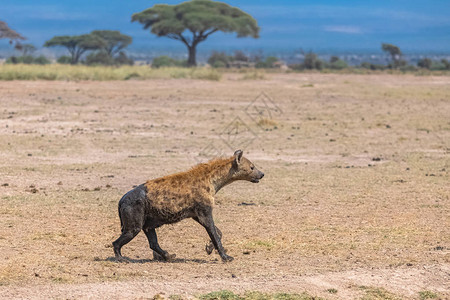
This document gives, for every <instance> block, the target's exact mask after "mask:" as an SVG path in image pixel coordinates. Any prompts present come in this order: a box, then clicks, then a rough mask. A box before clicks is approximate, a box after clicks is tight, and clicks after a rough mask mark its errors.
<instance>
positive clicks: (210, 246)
mask: <svg viewBox="0 0 450 300" xmlns="http://www.w3.org/2000/svg"><path fill="white" fill-rule="evenodd" d="M205 251H206V253H207V254H208V255H211V253H212V252H213V251H214V244H213V243H212V242H209V244H206V246H205ZM223 252H225V253H227V249H223Z"/></svg>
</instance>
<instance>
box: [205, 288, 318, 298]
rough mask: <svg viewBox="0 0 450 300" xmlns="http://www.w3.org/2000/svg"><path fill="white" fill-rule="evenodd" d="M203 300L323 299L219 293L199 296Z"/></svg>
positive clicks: (306, 296) (253, 293) (256, 293)
mask: <svg viewBox="0 0 450 300" xmlns="http://www.w3.org/2000/svg"><path fill="white" fill-rule="evenodd" d="M198 298H199V299H201V300H272V299H273V300H319V299H322V298H318V297H314V296H311V295H309V294H307V293H302V294H287V293H275V294H266V293H261V292H246V293H245V294H244V295H237V294H235V293H233V292H231V291H227V290H224V291H218V292H212V293H209V294H205V295H200V296H198Z"/></svg>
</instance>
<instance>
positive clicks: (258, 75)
mask: <svg viewBox="0 0 450 300" xmlns="http://www.w3.org/2000/svg"><path fill="white" fill-rule="evenodd" d="M242 79H243V80H263V79H266V75H265V73H264V72H262V71H257V70H254V71H249V72H246V73H245V74H244V76H242Z"/></svg>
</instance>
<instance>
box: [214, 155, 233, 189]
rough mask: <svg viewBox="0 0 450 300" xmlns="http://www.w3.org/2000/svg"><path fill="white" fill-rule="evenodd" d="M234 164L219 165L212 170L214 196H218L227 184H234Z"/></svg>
mask: <svg viewBox="0 0 450 300" xmlns="http://www.w3.org/2000/svg"><path fill="white" fill-rule="evenodd" d="M232 175H233V172H232V162H231V161H230V162H225V163H223V164H219V165H217V166H214V168H212V170H211V173H210V176H209V181H210V182H211V184H212V186H213V187H214V190H215V191H214V194H216V193H217V192H218V191H219V190H220V189H221V188H223V187H224V186H226V185H227V184H230V183H232V182H233V181H234V180H233V179H232Z"/></svg>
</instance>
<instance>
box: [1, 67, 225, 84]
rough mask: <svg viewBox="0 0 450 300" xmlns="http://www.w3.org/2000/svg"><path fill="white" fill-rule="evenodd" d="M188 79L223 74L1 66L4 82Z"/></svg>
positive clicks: (203, 70) (185, 70)
mask: <svg viewBox="0 0 450 300" xmlns="http://www.w3.org/2000/svg"><path fill="white" fill-rule="evenodd" d="M170 78H186V79H201V80H213V81H218V80H220V78H221V74H220V73H219V72H217V71H216V70H214V69H206V68H193V69H189V68H178V67H170V68H159V69H152V68H150V67H148V66H121V67H105V66H82V65H77V66H72V65H59V64H52V65H45V66H41V65H8V64H4V65H0V80H100V81H105V80H130V79H134V80H136V79H139V80H145V79H170Z"/></svg>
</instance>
